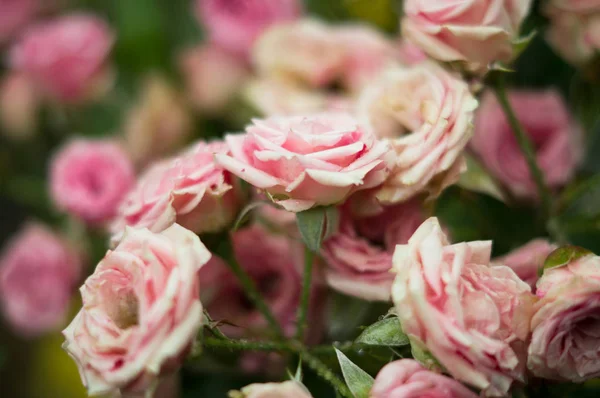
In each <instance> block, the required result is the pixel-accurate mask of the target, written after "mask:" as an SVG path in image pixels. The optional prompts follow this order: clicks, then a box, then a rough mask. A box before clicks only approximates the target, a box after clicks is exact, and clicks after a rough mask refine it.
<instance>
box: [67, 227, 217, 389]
mask: <svg viewBox="0 0 600 398" xmlns="http://www.w3.org/2000/svg"><path fill="white" fill-rule="evenodd" d="M210 257H211V254H210V252H209V251H208V250H206V248H205V247H204V245H203V244H202V243H201V242H200V239H199V238H198V237H197V236H196V235H195V234H194V233H193V232H191V231H188V230H186V229H185V228H183V227H181V226H179V225H172V226H171V227H169V228H168V229H166V230H164V231H163V232H161V233H160V234H154V233H152V232H150V231H148V230H147V229H133V228H128V229H127V231H126V232H125V236H124V238H123V240H122V241H121V243H120V244H119V246H117V248H116V249H115V250H114V251H108V253H107V254H106V256H105V257H104V259H103V260H102V261H100V263H99V264H98V266H97V267H96V270H95V271H94V274H93V275H91V276H90V277H89V278H88V279H87V281H86V282H85V284H84V285H83V286H82V287H81V297H82V300H83V308H82V309H81V311H80V312H79V313H78V314H77V316H76V317H75V319H73V321H72V322H71V324H70V325H69V326H68V327H67V328H66V329H65V330H64V332H63V334H64V336H65V338H66V342H65V344H64V348H65V349H66V350H67V352H68V353H69V355H71V357H72V358H73V359H74V360H75V362H76V363H77V366H78V368H79V373H80V375H81V378H82V381H83V383H84V385H85V386H86V388H87V390H88V393H89V394H90V395H100V394H107V393H111V392H116V391H119V390H120V391H121V392H123V393H132V394H133V393H138V394H139V393H143V392H144V391H146V390H147V389H148V388H150V387H151V386H153V385H154V383H155V382H156V381H157V379H158V378H159V377H160V376H162V375H166V374H170V373H173V372H174V371H175V370H177V369H178V368H179V366H180V365H181V362H182V361H183V359H184V358H185V355H186V354H187V352H188V350H189V349H190V348H191V345H192V342H193V341H194V339H195V338H196V333H197V332H198V329H200V327H201V326H202V318H203V316H202V304H201V303H200V298H199V295H200V292H199V279H198V271H199V270H200V268H201V267H202V266H203V265H204V264H206V262H208V260H209V259H210Z"/></svg>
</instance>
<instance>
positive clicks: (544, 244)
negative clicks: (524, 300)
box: [493, 239, 557, 289]
mask: <svg viewBox="0 0 600 398" xmlns="http://www.w3.org/2000/svg"><path fill="white" fill-rule="evenodd" d="M556 248H557V246H556V245H554V244H552V243H550V242H548V241H547V240H545V239H534V240H532V241H531V242H529V243H527V244H526V245H524V246H522V247H519V248H518V249H515V250H513V251H511V252H510V253H508V254H506V255H505V256H502V257H498V258H495V259H493V262H494V263H496V264H501V265H506V266H507V267H510V268H512V270H513V271H515V273H516V274H517V276H518V277H519V278H521V279H522V280H523V281H524V282H526V283H527V284H528V285H529V286H531V288H532V289H535V284H536V282H537V280H538V279H539V271H540V268H542V267H543V266H544V261H546V257H548V255H549V254H550V253H552V251H554V250H555V249H556Z"/></svg>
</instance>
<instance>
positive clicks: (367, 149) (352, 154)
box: [216, 112, 390, 212]
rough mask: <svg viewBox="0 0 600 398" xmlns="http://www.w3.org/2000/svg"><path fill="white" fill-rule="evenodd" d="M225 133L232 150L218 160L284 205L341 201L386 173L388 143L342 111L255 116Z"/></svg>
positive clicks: (307, 205)
mask: <svg viewBox="0 0 600 398" xmlns="http://www.w3.org/2000/svg"><path fill="white" fill-rule="evenodd" d="M225 139H226V141H227V143H228V144H229V147H230V148H231V156H228V155H225V154H217V155H216V159H217V162H218V163H219V164H221V165H222V166H223V167H224V168H226V169H227V170H229V171H231V172H232V173H233V174H235V175H237V176H238V177H240V178H242V179H244V180H246V181H248V182H249V183H250V184H252V185H254V186H255V187H257V188H259V189H262V190H265V191H266V192H267V193H268V194H269V195H271V196H272V198H273V200H275V201H277V203H279V204H280V205H281V206H283V207H284V208H285V209H286V210H288V211H293V212H300V211H303V210H307V209H310V208H312V207H315V206H327V205H332V204H338V203H341V202H342V201H344V200H345V199H346V198H347V197H348V196H349V195H350V194H351V193H353V192H355V191H357V190H361V189H368V188H372V187H374V186H377V185H379V184H381V183H382V182H383V180H384V179H385V178H386V176H387V173H388V170H387V163H388V162H389V155H390V151H389V147H388V145H387V143H385V142H383V141H378V140H377V139H376V138H375V137H374V136H373V135H372V134H370V133H369V132H367V131H365V130H363V129H362V128H361V127H360V126H359V125H358V123H357V122H356V120H354V118H352V117H351V116H350V115H348V114H345V113H336V112H330V113H322V114H316V115H311V116H291V117H276V116H274V117H271V118H268V119H264V120H259V119H255V120H253V123H252V124H251V125H250V126H248V127H247V128H246V134H239V135H228V136H227V137H226V138H225Z"/></svg>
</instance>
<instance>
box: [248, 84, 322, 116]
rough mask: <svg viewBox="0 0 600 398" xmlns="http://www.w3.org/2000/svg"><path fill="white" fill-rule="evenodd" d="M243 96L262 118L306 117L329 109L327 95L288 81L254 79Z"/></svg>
mask: <svg viewBox="0 0 600 398" xmlns="http://www.w3.org/2000/svg"><path fill="white" fill-rule="evenodd" d="M242 95H243V97H244V99H245V100H246V102H248V104H250V106H252V107H253V108H254V109H255V110H257V111H258V113H260V114H261V115H262V116H278V115H279V116H282V115H305V114H309V113H314V112H322V111H325V110H327V108H328V100H329V99H328V96H327V95H326V94H325V93H321V92H318V91H316V90H311V89H308V88H306V87H302V85H299V84H297V83H294V82H292V81H290V80H286V79H269V78H264V79H253V80H251V81H250V82H248V84H246V85H245V86H244V89H243V92H242Z"/></svg>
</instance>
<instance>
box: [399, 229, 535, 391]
mask: <svg viewBox="0 0 600 398" xmlns="http://www.w3.org/2000/svg"><path fill="white" fill-rule="evenodd" d="M491 247H492V244H491V242H467V243H458V244H454V245H451V244H449V243H448V241H447V239H446V236H445V235H444V233H443V232H442V229H441V227H440V225H439V223H438V221H437V219H435V218H430V219H429V220H427V221H425V223H423V225H421V226H420V227H419V229H418V230H417V232H415V234H414V235H413V236H412V237H411V238H410V240H409V241H408V244H407V245H398V246H396V251H395V252H394V258H393V263H394V268H395V271H396V273H397V276H396V280H395V281H394V285H393V287H392V297H393V300H394V304H395V306H396V311H397V313H398V316H399V318H400V321H401V323H402V329H403V331H404V332H405V333H406V334H408V335H409V337H410V339H411V344H413V346H415V345H416V346H417V347H419V348H420V349H422V350H425V351H428V352H429V353H430V354H431V355H432V356H433V357H434V358H435V359H436V360H437V361H438V362H439V363H440V364H441V365H442V366H443V367H444V368H445V369H446V371H447V372H448V373H450V374H451V375H452V376H453V377H455V378H456V379H458V380H460V381H463V382H466V383H468V384H470V385H472V386H474V387H477V388H480V389H482V390H484V393H485V394H486V395H488V396H504V394H506V393H507V391H508V389H509V388H510V386H511V384H512V382H513V380H521V381H522V380H523V377H524V374H523V370H524V366H523V363H521V362H520V358H521V354H522V353H521V348H523V347H524V342H525V341H527V338H528V335H529V320H530V319H531V309H532V303H533V295H532V294H531V289H530V287H529V286H528V285H527V284H526V283H525V282H523V281H521V280H520V279H519V277H518V276H517V275H516V274H515V273H514V272H513V271H512V270H511V269H510V268H508V267H504V266H495V267H491V266H490V252H491ZM523 349H524V348H523Z"/></svg>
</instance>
